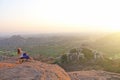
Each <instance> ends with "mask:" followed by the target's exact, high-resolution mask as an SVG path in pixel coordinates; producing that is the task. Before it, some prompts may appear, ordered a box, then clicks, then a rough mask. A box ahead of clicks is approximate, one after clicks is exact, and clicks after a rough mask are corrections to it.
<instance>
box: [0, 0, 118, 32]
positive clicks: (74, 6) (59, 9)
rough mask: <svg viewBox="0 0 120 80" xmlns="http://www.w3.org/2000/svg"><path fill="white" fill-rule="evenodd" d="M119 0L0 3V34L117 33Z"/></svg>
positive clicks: (48, 0)
mask: <svg viewBox="0 0 120 80" xmlns="http://www.w3.org/2000/svg"><path fill="white" fill-rule="evenodd" d="M119 3H120V1H119V0H100V1H98V0H19V1H18V0H12V1H9V0H1V1H0V11H1V13H0V28H1V29H2V31H1V32H9V31H10V29H11V32H30V33H31V32H33V33H34V32H43V33H44V32H45V33H46V32H84V31H96V32H97V31H104V32H116V31H120V22H119V21H120V15H119V14H120V11H119V7H120V5H119Z"/></svg>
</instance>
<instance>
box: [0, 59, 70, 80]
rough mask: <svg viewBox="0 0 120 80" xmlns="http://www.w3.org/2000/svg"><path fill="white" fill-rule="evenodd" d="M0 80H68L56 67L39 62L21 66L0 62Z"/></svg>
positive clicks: (61, 70) (62, 71)
mask: <svg viewBox="0 0 120 80" xmlns="http://www.w3.org/2000/svg"><path fill="white" fill-rule="evenodd" d="M0 80H70V77H69V76H68V74H67V73H66V72H65V71H64V70H63V69H62V68H60V67H59V66H58V65H52V64H46V63H42V62H39V61H33V62H25V63H22V64H15V63H5V62H0Z"/></svg>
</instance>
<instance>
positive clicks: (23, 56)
mask: <svg viewBox="0 0 120 80" xmlns="http://www.w3.org/2000/svg"><path fill="white" fill-rule="evenodd" d="M17 53H18V56H19V60H18V61H19V63H22V62H24V61H28V60H33V58H32V57H30V56H29V55H28V54H27V53H26V52H23V51H22V49H21V48H18V49H17Z"/></svg>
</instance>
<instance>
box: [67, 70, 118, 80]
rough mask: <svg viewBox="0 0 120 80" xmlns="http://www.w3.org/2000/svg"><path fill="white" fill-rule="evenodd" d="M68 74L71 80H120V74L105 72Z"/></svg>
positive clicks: (75, 72)
mask: <svg viewBox="0 0 120 80" xmlns="http://www.w3.org/2000/svg"><path fill="white" fill-rule="evenodd" d="M68 74H69V75H70V77H71V80H120V74H117V73H110V72H105V71H95V70H92V71H74V72H69V73H68Z"/></svg>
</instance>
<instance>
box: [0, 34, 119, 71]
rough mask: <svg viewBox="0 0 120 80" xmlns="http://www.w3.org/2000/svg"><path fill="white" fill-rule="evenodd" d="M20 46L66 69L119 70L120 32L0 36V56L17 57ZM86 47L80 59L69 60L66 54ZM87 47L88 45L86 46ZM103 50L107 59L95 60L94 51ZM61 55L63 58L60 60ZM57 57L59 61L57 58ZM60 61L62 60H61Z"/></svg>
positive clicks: (44, 60) (31, 53) (36, 57)
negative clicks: (106, 33) (98, 34)
mask: <svg viewBox="0 0 120 80" xmlns="http://www.w3.org/2000/svg"><path fill="white" fill-rule="evenodd" d="M19 47H21V48H22V49H23V50H24V51H26V52H27V53H28V54H29V55H30V56H32V57H34V58H35V59H37V60H41V61H43V62H48V63H58V64H59V65H60V66H62V67H63V68H64V69H66V70H67V71H72V70H90V69H96V70H106V71H112V72H119V73H120V49H119V48H120V35H119V34H111V35H107V36H103V35H100V36H95V35H88V34H87V35H86V34H84V35H47V36H46V35H42V36H37V37H36V36H35V37H21V36H19V35H15V36H12V37H10V38H4V39H2V38H0V56H1V55H2V56H9V57H12V56H16V55H17V53H16V51H17V50H16V49H17V48H19ZM80 47H83V50H82V53H84V56H85V58H84V59H82V58H81V59H79V61H75V60H73V61H70V62H68V61H67V55H66V53H67V52H68V51H70V53H75V52H77V50H76V48H80ZM86 47H88V48H86ZM89 48H92V49H94V50H96V51H100V52H101V53H102V55H104V59H97V60H95V61H94V60H93V58H94V57H93V56H94V54H93V51H92V50H91V49H89ZM60 56H62V57H61V59H58V58H59V57H60ZM56 59H57V60H56ZM59 60H61V61H60V62H61V63H59Z"/></svg>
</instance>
